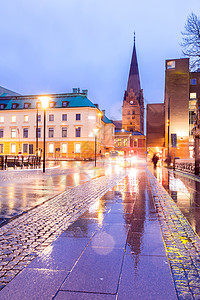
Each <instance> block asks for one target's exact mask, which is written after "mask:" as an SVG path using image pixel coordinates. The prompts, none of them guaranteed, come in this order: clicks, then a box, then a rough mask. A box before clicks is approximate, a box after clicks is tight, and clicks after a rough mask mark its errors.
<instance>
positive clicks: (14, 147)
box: [10, 144, 16, 153]
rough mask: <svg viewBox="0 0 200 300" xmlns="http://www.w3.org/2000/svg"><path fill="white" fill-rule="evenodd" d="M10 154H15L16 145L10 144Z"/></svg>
mask: <svg viewBox="0 0 200 300" xmlns="http://www.w3.org/2000/svg"><path fill="white" fill-rule="evenodd" d="M10 152H11V153H16V144H11V145H10Z"/></svg>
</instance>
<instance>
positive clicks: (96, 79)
mask: <svg viewBox="0 0 200 300" xmlns="http://www.w3.org/2000/svg"><path fill="white" fill-rule="evenodd" d="M0 11H1V18H0V28H1V29H0V40H1V47H0V70H1V71H0V85H1V86H3V87H5V88H8V89H11V90H13V91H16V92H18V93H20V94H39V93H64V92H71V91H72V88H73V87H80V88H81V89H88V90H89V94H88V97H89V99H91V101H92V102H94V103H98V104H99V106H100V108H101V109H106V112H107V115H108V116H109V117H110V118H111V119H119V118H121V106H122V101H123V95H124V90H125V89H126V85H127V79H128V73H129V66H130V60H131V55H132V49H133V35H134V31H135V32H136V50H137V56H138V63H139V70H140V78H141V86H142V88H143V90H144V97H145V103H152V102H162V101H163V94H164V66H165V60H166V59H171V58H180V57H182V54H181V47H180V43H181V39H182V37H181V31H182V30H183V29H184V24H185V22H186V19H187V16H188V15H189V14H190V13H191V12H194V13H195V14H197V15H200V1H199V0H190V1H186V2H185V1H183V0H173V1H172V0H168V1H161V0H150V1H149V0H140V1H138V0H123V1H118V0H6V1H5V0H0Z"/></svg>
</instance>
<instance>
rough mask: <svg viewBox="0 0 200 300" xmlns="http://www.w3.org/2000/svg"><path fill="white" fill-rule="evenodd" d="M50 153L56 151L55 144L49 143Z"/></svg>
mask: <svg viewBox="0 0 200 300" xmlns="http://www.w3.org/2000/svg"><path fill="white" fill-rule="evenodd" d="M49 153H54V144H49Z"/></svg>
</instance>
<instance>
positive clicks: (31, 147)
mask: <svg viewBox="0 0 200 300" xmlns="http://www.w3.org/2000/svg"><path fill="white" fill-rule="evenodd" d="M28 148H29V154H33V144H29V145H28Z"/></svg>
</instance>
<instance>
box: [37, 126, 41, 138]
mask: <svg viewBox="0 0 200 300" xmlns="http://www.w3.org/2000/svg"><path fill="white" fill-rule="evenodd" d="M36 137H38V138H41V128H39V127H38V128H36Z"/></svg>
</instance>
